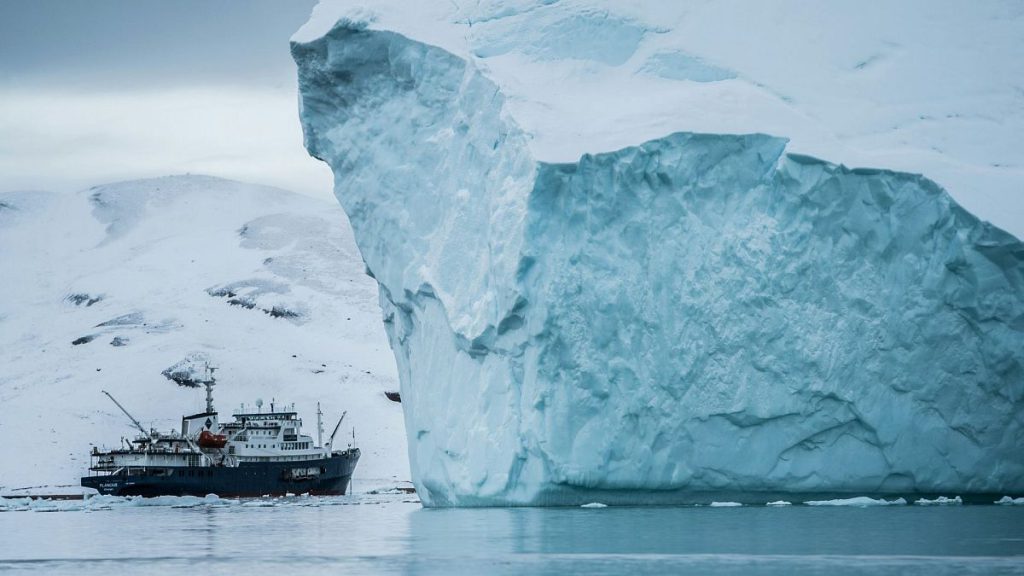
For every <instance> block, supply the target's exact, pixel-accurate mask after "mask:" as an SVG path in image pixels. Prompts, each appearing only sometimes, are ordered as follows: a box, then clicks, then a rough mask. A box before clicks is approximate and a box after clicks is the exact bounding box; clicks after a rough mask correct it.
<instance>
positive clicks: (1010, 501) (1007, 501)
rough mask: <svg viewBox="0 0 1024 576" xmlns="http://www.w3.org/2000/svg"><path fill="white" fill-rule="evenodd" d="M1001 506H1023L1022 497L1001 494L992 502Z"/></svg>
mask: <svg viewBox="0 0 1024 576" xmlns="http://www.w3.org/2000/svg"><path fill="white" fill-rule="evenodd" d="M994 503H995V504H1000V505H1002V506H1024V497H1021V498H1010V497H1009V496H1003V497H1002V498H1000V499H999V500H996V501H995V502H994Z"/></svg>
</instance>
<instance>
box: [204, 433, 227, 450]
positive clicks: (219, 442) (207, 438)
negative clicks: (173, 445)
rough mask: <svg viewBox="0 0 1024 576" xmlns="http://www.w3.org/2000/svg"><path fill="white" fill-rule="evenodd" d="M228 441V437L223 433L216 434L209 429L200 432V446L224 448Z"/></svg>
mask: <svg viewBox="0 0 1024 576" xmlns="http://www.w3.org/2000/svg"><path fill="white" fill-rule="evenodd" d="M227 443H228V437H227V436H225V435H223V434H214V433H213V432H210V431H209V430H203V431H202V432H200V433H199V446H200V447H201V448H223V447H224V446H225V445H226V444H227Z"/></svg>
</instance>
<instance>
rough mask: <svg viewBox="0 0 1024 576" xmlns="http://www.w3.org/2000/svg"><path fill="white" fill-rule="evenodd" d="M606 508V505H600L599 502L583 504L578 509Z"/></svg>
mask: <svg viewBox="0 0 1024 576" xmlns="http://www.w3.org/2000/svg"><path fill="white" fill-rule="evenodd" d="M607 507H608V505H607V504H601V503H600V502H591V503H589V504H584V505H582V506H580V508H607Z"/></svg>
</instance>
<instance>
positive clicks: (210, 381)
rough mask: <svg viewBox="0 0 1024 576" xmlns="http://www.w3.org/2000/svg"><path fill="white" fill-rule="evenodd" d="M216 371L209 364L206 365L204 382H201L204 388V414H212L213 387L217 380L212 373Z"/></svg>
mask: <svg viewBox="0 0 1024 576" xmlns="http://www.w3.org/2000/svg"><path fill="white" fill-rule="evenodd" d="M214 370H216V368H214V367H213V366H210V363H209V362H207V363H206V380H203V384H204V385H205V386H206V413H207V414H213V412H214V410H213V385H214V384H216V383H217V379H216V378H214V376H213V371H214Z"/></svg>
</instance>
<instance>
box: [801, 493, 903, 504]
mask: <svg viewBox="0 0 1024 576" xmlns="http://www.w3.org/2000/svg"><path fill="white" fill-rule="evenodd" d="M804 504H806V505H808V506H861V507H865V506H905V505H906V504H907V501H906V500H904V499H903V498H897V499H895V500H886V499H884V498H868V497H867V496H856V497H854V498H837V499H835V500H810V501H808V502H804Z"/></svg>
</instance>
